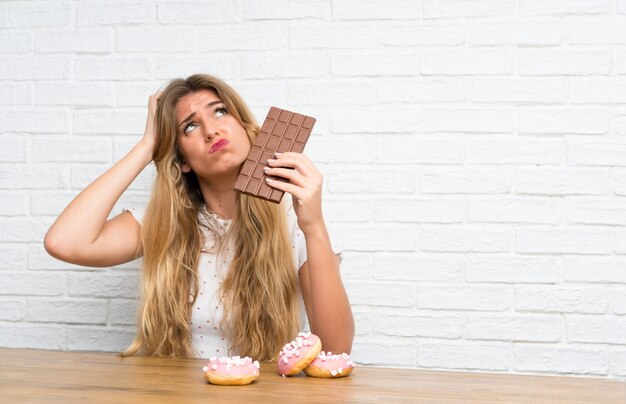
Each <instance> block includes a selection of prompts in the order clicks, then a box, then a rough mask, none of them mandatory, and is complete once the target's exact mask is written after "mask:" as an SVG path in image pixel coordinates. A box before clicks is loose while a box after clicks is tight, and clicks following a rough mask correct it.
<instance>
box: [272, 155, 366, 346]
mask: <svg viewBox="0 0 626 404" xmlns="http://www.w3.org/2000/svg"><path fill="white" fill-rule="evenodd" d="M268 165H269V166H270V167H271V168H270V169H268V170H266V173H267V174H268V175H276V176H280V177H283V178H287V179H289V182H288V183H287V182H282V181H270V182H268V184H269V185H270V186H272V187H274V188H277V189H280V190H283V191H285V192H289V193H290V194H291V195H292V199H293V207H294V211H295V213H296V216H298V227H300V230H302V233H303V234H304V238H305V242H306V247H307V261H306V262H305V263H304V264H303V265H302V267H301V268H300V286H301V288H302V297H303V299H304V304H305V307H306V311H307V316H308V318H309V324H310V326H311V331H312V332H313V333H314V334H316V335H318V336H319V337H320V339H321V340H322V346H323V347H324V350H326V351H331V352H333V353H342V352H346V353H350V351H351V349H352V340H353V339H354V319H353V317H352V310H351V308H350V302H349V301H348V296H347V294H346V291H345V289H344V287H343V282H342V281H341V276H340V274H339V259H338V258H337V256H336V255H335V254H334V253H333V251H332V247H331V244H330V239H329V237H328V232H327V231H326V225H325V224H324V217H323V215H322V174H321V173H320V172H319V171H318V170H317V169H316V168H315V166H314V165H313V163H312V162H311V161H310V160H309V159H308V158H307V157H306V156H304V155H303V154H300V153H292V152H288V153H282V154H278V153H277V156H276V159H272V160H268Z"/></svg>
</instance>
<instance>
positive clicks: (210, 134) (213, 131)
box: [204, 129, 218, 142]
mask: <svg viewBox="0 0 626 404" xmlns="http://www.w3.org/2000/svg"><path fill="white" fill-rule="evenodd" d="M217 135H218V132H217V129H209V130H207V131H206V134H205V136H204V138H205V140H206V141H207V142H209V141H211V139H213V138H214V137H215V136H217Z"/></svg>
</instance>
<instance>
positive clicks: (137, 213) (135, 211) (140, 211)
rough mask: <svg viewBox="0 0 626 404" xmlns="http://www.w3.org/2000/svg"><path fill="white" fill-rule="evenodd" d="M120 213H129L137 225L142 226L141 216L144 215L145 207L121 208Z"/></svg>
mask: <svg viewBox="0 0 626 404" xmlns="http://www.w3.org/2000/svg"><path fill="white" fill-rule="evenodd" d="M122 212H130V213H131V214H132V215H133V217H134V218H135V220H136V221H137V222H139V224H141V225H143V215H144V214H145V213H146V208H145V207H143V206H142V207H130V208H123V209H122Z"/></svg>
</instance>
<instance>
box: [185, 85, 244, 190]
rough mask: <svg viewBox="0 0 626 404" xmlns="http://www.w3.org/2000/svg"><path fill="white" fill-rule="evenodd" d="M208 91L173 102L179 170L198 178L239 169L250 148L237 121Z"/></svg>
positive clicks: (235, 172) (223, 175) (216, 176)
mask: <svg viewBox="0 0 626 404" xmlns="http://www.w3.org/2000/svg"><path fill="white" fill-rule="evenodd" d="M224 108H225V105H224V103H222V101H221V100H220V99H219V98H218V97H217V95H216V94H215V93H214V92H212V91H209V90H200V91H197V92H194V93H190V94H187V95H185V96H184V97H182V98H181V99H180V100H179V101H178V103H177V104H176V123H177V125H178V126H177V143H178V151H179V153H180V154H181V156H182V158H183V160H184V163H183V165H182V171H183V172H184V173H188V172H189V171H192V170H193V172H195V173H196V175H197V176H198V178H199V179H200V178H204V179H208V180H211V179H217V178H219V177H230V176H233V175H236V174H237V173H238V172H239V167H240V166H241V164H243V162H244V161H245V160H246V157H247V155H248V152H249V151H250V147H251V146H250V141H249V140H248V136H247V135H246V131H245V129H244V128H243V126H241V124H240V123H239V121H237V119H236V118H235V117H234V116H233V115H231V114H230V111H227V110H226V109H224Z"/></svg>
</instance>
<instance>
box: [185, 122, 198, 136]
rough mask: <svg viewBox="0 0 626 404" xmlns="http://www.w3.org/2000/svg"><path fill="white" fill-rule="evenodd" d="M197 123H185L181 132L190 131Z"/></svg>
mask: <svg viewBox="0 0 626 404" xmlns="http://www.w3.org/2000/svg"><path fill="white" fill-rule="evenodd" d="M197 126H198V125H196V124H195V123H188V124H187V125H185V128H184V129H183V133H185V134H187V133H189V132H191V131H192V130H194V129H195V128H196V127H197Z"/></svg>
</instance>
